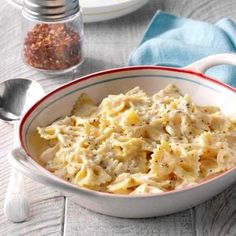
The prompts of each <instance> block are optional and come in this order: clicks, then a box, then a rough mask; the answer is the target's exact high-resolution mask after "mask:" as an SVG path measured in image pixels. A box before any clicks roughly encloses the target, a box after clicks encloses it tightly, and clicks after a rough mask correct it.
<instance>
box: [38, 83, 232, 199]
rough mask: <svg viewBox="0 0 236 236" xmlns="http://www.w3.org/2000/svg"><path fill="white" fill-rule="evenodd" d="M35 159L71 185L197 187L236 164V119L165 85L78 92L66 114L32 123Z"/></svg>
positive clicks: (139, 190)
mask: <svg viewBox="0 0 236 236" xmlns="http://www.w3.org/2000/svg"><path fill="white" fill-rule="evenodd" d="M38 132H39V134H40V136H41V138H43V139H45V140H47V142H48V147H47V148H46V149H45V150H44V151H43V152H42V153H41V155H40V157H39V162H40V163H41V164H42V165H43V166H45V167H46V168H47V169H48V170H49V171H51V172H52V173H54V174H55V175H57V176H59V177H60V178H63V179H65V180H67V181H69V182H71V183H73V184H76V185H78V186H81V187H85V188H89V189H92V190H96V191H101V192H109V193H114V194H131V195H133V194H146V193H162V192H166V191H171V190H176V189H181V188H185V187H187V186H191V185H196V184H198V183H199V182H201V181H203V180H205V179H207V178H210V177H211V176H214V175H215V174H218V173H220V172H223V171H226V170H228V169H230V168H233V167H234V166H236V119H235V117H227V116H225V115H224V114H222V112H221V111H220V109H219V108H217V107H213V106H199V105H196V104H194V103H193V101H192V100H191V97H190V96H189V95H182V94H181V93H180V92H179V90H178V88H177V87H176V86H174V85H168V86H167V87H165V88H164V89H162V90H160V91H159V92H157V93H155V94H153V95H147V94H146V93H145V92H144V91H142V89H140V88H139V87H135V88H134V89H132V90H130V91H128V92H127V93H125V94H118V95H109V96H107V97H106V98H104V99H103V100H102V102H101V103H100V104H99V105H97V104H96V103H94V102H93V101H92V99H91V98H90V97H89V96H88V95H87V94H81V95H80V96H79V98H78V100H77V101H76V103H75V105H74V107H73V110H72V112H71V115H70V116H67V117H65V118H63V119H60V120H57V121H55V122H53V123H52V124H51V125H49V126H47V127H38Z"/></svg>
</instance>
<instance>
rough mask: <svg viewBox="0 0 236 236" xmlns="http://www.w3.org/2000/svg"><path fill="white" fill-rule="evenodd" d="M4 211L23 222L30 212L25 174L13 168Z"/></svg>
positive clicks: (11, 218)
mask: <svg viewBox="0 0 236 236" xmlns="http://www.w3.org/2000/svg"><path fill="white" fill-rule="evenodd" d="M18 126H19V123H18V122H15V123H14V148H15V147H19V145H20V144H19V138H18ZM4 213H5V215H6V217H7V218H8V219H9V220H10V221H12V222H23V221H25V220H26V219H27V218H28V217H29V214H30V206H29V202H28V199H27V197H26V194H25V190H24V176H23V175H22V174H21V173H19V172H18V171H16V170H15V169H13V168H12V170H11V175H10V179H9V183H8V188H7V192H6V197H5V202H4Z"/></svg>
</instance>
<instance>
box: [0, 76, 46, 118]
mask: <svg viewBox="0 0 236 236" xmlns="http://www.w3.org/2000/svg"><path fill="white" fill-rule="evenodd" d="M43 94H44V92H43V89H42V87H41V86H40V84H39V83H37V82H35V81H32V80H28V79H21V78H16V79H10V80H6V81H3V82H2V83H0V119H1V120H4V121H7V122H11V121H15V120H20V118H21V116H22V114H23V113H24V112H25V111H26V109H27V108H28V107H29V106H30V105H32V104H33V103H34V102H35V101H37V100H38V99H39V98H40V97H41V96H42V95H43Z"/></svg>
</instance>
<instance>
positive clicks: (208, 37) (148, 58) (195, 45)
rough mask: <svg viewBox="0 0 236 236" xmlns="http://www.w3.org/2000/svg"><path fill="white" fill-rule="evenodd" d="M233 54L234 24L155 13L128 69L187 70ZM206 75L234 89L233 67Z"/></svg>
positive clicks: (235, 74)
mask: <svg viewBox="0 0 236 236" xmlns="http://www.w3.org/2000/svg"><path fill="white" fill-rule="evenodd" d="M235 52H236V24H235V23H234V22H233V21H232V20H230V19H227V18H224V19H222V20H220V21H218V22H217V23H216V24H215V25H212V24H209V23H206V22H201V21H196V20H191V19H186V18H182V17H177V16H174V15H170V14H168V13H165V12H162V11H158V12H157V13H156V15H155V16H154V17H153V19H152V21H151V23H150V24H149V26H148V29H147V30H146V32H145V34H144V37H143V39H142V41H141V42H140V44H139V45H138V47H137V48H136V50H135V51H134V52H133V53H132V55H131V56H130V59H129V65H162V66H172V67H183V66H187V65H189V64H191V63H193V62H195V61H197V60H199V59H201V58H203V57H206V56H209V55H213V54H218V53H235ZM206 74H207V75H209V76H212V77H214V78H217V79H219V80H221V81H223V82H225V83H227V84H229V85H231V86H234V87H236V67H233V66H228V65H227V66H226V65H223V66H217V67H214V68H211V69H209V70H208V71H207V72H206Z"/></svg>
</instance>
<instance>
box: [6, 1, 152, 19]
mask: <svg viewBox="0 0 236 236" xmlns="http://www.w3.org/2000/svg"><path fill="white" fill-rule="evenodd" d="M7 1H8V2H9V3H11V4H13V5H14V6H16V7H17V8H21V6H22V4H23V0H7ZM147 2H148V0H80V5H81V8H82V11H83V19H84V22H97V21H103V20H110V19H114V18H117V17H120V16H124V15H127V14H129V13H131V12H133V11H135V10H137V9H139V8H140V7H142V6H143V5H145V4H146V3H147Z"/></svg>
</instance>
